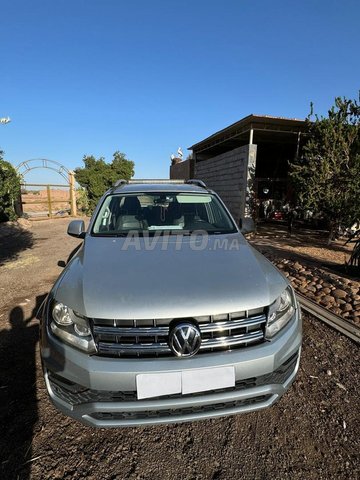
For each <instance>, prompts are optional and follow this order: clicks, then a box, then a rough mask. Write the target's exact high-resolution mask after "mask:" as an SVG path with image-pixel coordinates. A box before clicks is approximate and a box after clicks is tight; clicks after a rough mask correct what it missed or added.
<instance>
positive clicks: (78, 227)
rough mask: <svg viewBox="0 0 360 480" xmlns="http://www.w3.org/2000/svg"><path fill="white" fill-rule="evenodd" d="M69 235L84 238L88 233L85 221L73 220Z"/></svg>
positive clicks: (68, 231)
mask: <svg viewBox="0 0 360 480" xmlns="http://www.w3.org/2000/svg"><path fill="white" fill-rule="evenodd" d="M67 233H68V235H71V236H72V237H76V238H84V237H85V233H86V230H85V222H84V220H73V221H72V222H70V223H69V226H68V229H67Z"/></svg>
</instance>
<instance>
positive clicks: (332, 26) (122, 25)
mask: <svg viewBox="0 0 360 480" xmlns="http://www.w3.org/2000/svg"><path fill="white" fill-rule="evenodd" d="M0 18H1V41H0V117H3V116H8V115H9V116H10V117H11V119H12V122H11V123H10V124H8V125H0V148H1V149H3V150H5V156H6V159H7V160H9V161H10V162H11V163H13V164H14V165H17V164H18V163H20V162H21V161H24V160H27V159H30V158H38V157H41V158H49V159H52V160H56V161H58V162H60V163H62V164H64V165H65V166H66V167H68V168H76V167H78V166H81V165H82V157H83V155H84V154H93V155H95V156H104V157H105V158H106V160H111V158H112V154H113V152H114V151H115V150H120V151H122V152H125V153H126V154H127V156H128V158H130V159H132V160H134V161H135V164H136V177H138V178H141V177H148V178H166V177H168V171H169V164H170V160H169V157H170V154H171V153H172V152H176V150H177V148H178V147H179V146H181V147H182V148H183V150H184V151H186V147H188V146H190V145H192V144H193V143H195V142H197V141H199V140H201V139H203V138H204V137H206V136H208V135H210V134H212V133H214V132H215V131H217V130H219V129H221V128H223V127H225V126H226V125H229V124H231V123H233V122H235V121H237V120H239V119H240V118H242V117H244V116H246V115H248V114H250V113H257V114H268V115H274V116H285V117H296V118H304V117H305V116H306V115H307V114H308V112H309V103H310V101H313V102H314V104H315V109H316V111H317V112H319V113H326V111H327V109H328V107H329V106H331V105H332V103H333V99H334V97H335V96H338V95H345V96H347V97H352V98H355V97H357V94H358V89H359V88H360V82H359V80H360V62H359V47H360V45H359V43H360V42H359V18H360V2H359V1H358V0H343V1H341V2H340V1H338V0H336V1H335V0H302V1H293V0H280V1H277V0H273V1H270V0H261V1H260V0H238V1H230V0H222V1H221V2H220V1H213V0H206V1H203V0H192V1H190V0H183V1H171V0H169V1H164V0H153V1H145V0H138V1H132V2H130V1H122V0H117V1H115V0H103V1H100V0H58V1H50V0H46V1H45V0H41V1H39V0H32V1H31V2H30V1H25V0H21V1H19V0H10V1H4V0H0ZM186 153H187V152H186ZM30 175H31V174H29V175H28V176H27V180H28V181H35V180H37V181H55V180H56V181H57V182H58V181H59V180H61V177H58V178H57V175H56V174H55V173H54V175H52V174H51V173H49V172H47V171H46V170H43V171H42V170H35V171H34V174H32V175H31V176H30Z"/></svg>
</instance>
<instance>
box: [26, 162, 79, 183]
mask: <svg viewBox="0 0 360 480" xmlns="http://www.w3.org/2000/svg"><path fill="white" fill-rule="evenodd" d="M30 162H40V163H41V164H40V165H36V166H32V165H29V163H30ZM49 164H51V165H56V167H55V166H50V165H49ZM36 168H49V169H50V170H54V171H55V172H57V173H59V174H60V175H61V176H62V177H63V178H64V179H65V180H66V182H67V183H69V174H70V171H69V170H68V169H67V168H66V167H64V165H61V164H60V163H59V162H55V161H54V160H48V159H46V158H33V159H31V160H25V161H24V162H21V163H20V164H19V165H18V166H17V167H16V170H17V171H18V172H19V173H20V174H21V175H25V174H26V173H28V172H29V171H30V170H34V169H36ZM22 169H23V170H22Z"/></svg>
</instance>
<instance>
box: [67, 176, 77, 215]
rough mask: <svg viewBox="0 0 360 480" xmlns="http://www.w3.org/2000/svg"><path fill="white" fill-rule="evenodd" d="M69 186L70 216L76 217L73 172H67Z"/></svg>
mask: <svg viewBox="0 0 360 480" xmlns="http://www.w3.org/2000/svg"><path fill="white" fill-rule="evenodd" d="M69 186H70V215H71V216H72V217H76V215H77V210H76V194H75V175H74V172H73V171H70V172H69Z"/></svg>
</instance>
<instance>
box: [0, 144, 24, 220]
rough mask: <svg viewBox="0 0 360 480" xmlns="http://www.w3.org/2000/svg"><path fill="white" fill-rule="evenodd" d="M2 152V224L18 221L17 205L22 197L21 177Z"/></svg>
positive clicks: (0, 152) (0, 172)
mask: <svg viewBox="0 0 360 480" xmlns="http://www.w3.org/2000/svg"><path fill="white" fill-rule="evenodd" d="M3 153H4V152H2V151H0V222H6V221H8V220H16V218H17V214H16V210H15V203H16V202H17V201H18V199H19V197H20V175H19V174H18V173H17V172H16V170H15V168H14V167H13V166H12V165H11V164H10V163H9V162H6V161H5V160H4V158H3Z"/></svg>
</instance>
